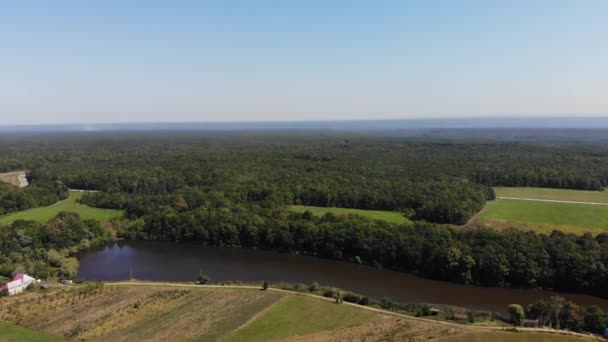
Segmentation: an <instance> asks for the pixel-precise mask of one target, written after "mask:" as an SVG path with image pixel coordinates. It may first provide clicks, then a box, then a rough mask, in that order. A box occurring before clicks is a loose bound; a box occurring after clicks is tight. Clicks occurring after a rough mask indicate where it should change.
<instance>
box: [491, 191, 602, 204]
mask: <svg viewBox="0 0 608 342" xmlns="http://www.w3.org/2000/svg"><path fill="white" fill-rule="evenodd" d="M494 191H495V192H496V196H498V197H517V198H533V199H543V200H558V201H575V202H595V203H608V191H585V190H565V189H548V188H507V187H494Z"/></svg>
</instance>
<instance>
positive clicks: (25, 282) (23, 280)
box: [0, 273, 36, 296]
mask: <svg viewBox="0 0 608 342" xmlns="http://www.w3.org/2000/svg"><path fill="white" fill-rule="evenodd" d="M35 282H36V279H34V278H32V277H30V276H28V275H27V274H25V273H17V274H15V276H14V277H13V280H11V281H10V282H9V283H7V284H6V285H4V286H2V287H0V292H2V291H6V292H8V295H9V296H11V295H14V294H17V293H21V292H23V291H24V290H25V289H26V288H27V287H28V286H30V285H31V284H33V283H35Z"/></svg>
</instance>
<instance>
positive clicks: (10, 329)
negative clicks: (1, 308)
mask: <svg viewBox="0 0 608 342" xmlns="http://www.w3.org/2000/svg"><path fill="white" fill-rule="evenodd" d="M22 341H39V342H57V341H62V339H60V338H59V337H56V336H53V335H50V334H48V333H46V332H43V331H35V330H32V329H28V328H24V327H20V326H16V325H10V324H5V323H0V342H22Z"/></svg>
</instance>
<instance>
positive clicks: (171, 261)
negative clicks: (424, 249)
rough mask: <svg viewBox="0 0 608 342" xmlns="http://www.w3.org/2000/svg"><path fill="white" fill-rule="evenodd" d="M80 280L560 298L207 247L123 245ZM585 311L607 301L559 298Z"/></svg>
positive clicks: (84, 268)
mask: <svg viewBox="0 0 608 342" xmlns="http://www.w3.org/2000/svg"><path fill="white" fill-rule="evenodd" d="M78 259H79V260H80V269H79V276H80V277H81V278H83V279H88V280H96V279H99V280H123V279H128V278H129V276H130V272H131V270H132V272H133V277H134V278H136V279H140V280H167V281H189V280H194V279H195V278H196V277H197V276H198V274H199V272H201V271H202V272H203V273H204V274H206V275H208V276H209V277H211V280H212V281H216V282H222V281H228V280H241V281H260V282H261V281H262V280H267V281H268V282H270V283H277V282H289V283H306V284H310V283H312V282H314V281H317V282H319V284H321V285H327V286H335V287H339V288H343V289H347V290H351V291H354V292H357V293H360V294H364V295H366V296H369V297H372V298H376V299H380V298H382V297H390V298H391V299H393V300H395V301H398V302H403V303H437V304H448V305H456V306H462V307H468V308H472V309H478V310H491V311H496V312H504V311H505V310H506V307H507V305H509V304H513V303H519V304H523V305H527V304H529V303H532V302H536V301H538V300H540V299H546V298H549V297H550V296H553V295H556V293H555V292H550V291H542V290H533V289H504V288H486V287H477V286H468V285H461V284H453V283H448V282H442V281H434V280H428V279H423V278H419V277H416V276H414V275H411V274H407V273H401V272H395V271H389V270H382V269H377V268H373V267H369V266H365V265H358V264H352V263H346V262H339V261H332V260H324V259H319V258H314V257H307V256H301V255H289V254H279V253H274V252H266V251H255V250H248V249H239V248H217V247H205V246H201V245H194V244H176V243H170V242H154V241H121V242H116V243H111V244H109V245H106V246H102V247H97V248H93V249H89V250H86V251H83V252H81V253H80V254H79V255H78ZM560 295H561V296H563V297H566V298H567V299H570V300H572V301H574V302H576V303H578V304H581V305H591V304H597V305H600V306H602V307H603V308H605V309H608V300H605V299H600V298H597V297H592V296H587V295H577V294H560Z"/></svg>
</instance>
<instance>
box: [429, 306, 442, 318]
mask: <svg viewBox="0 0 608 342" xmlns="http://www.w3.org/2000/svg"><path fill="white" fill-rule="evenodd" d="M440 312H441V310H439V309H438V308H431V316H437V315H439V313H440Z"/></svg>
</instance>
